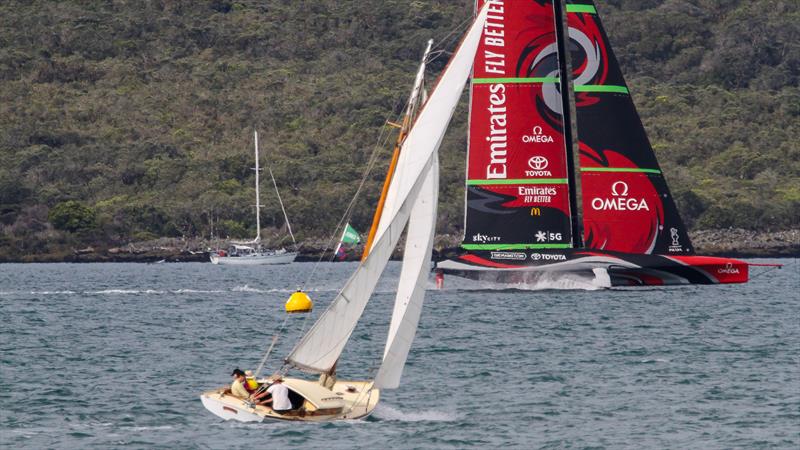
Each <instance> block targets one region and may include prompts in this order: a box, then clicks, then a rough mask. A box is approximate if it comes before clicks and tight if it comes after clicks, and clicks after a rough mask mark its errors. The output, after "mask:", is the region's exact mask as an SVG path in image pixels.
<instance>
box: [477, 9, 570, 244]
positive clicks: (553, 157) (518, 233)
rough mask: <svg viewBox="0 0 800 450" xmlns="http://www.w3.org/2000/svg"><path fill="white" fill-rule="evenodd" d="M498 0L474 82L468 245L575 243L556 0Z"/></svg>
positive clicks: (487, 28) (485, 35) (479, 57)
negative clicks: (564, 126)
mask: <svg viewBox="0 0 800 450" xmlns="http://www.w3.org/2000/svg"><path fill="white" fill-rule="evenodd" d="M483 3H484V0H478V4H477V7H478V8H480V7H481V6H482V5H483ZM489 8H490V9H489V11H490V12H489V17H488V20H487V23H486V27H485V29H484V34H483V39H482V41H481V44H480V47H479V48H478V52H477V55H476V57H475V65H474V68H473V71H474V72H473V80H472V84H471V104H470V128H469V156H468V160H467V201H466V203H467V207H466V219H465V221H466V223H465V237H464V243H463V247H464V248H465V249H467V250H481V249H514V248H516V249H522V248H567V247H570V246H571V244H570V243H571V241H572V236H571V233H570V204H569V185H568V182H567V180H568V175H567V164H566V155H567V153H566V146H565V143H564V136H563V121H562V117H561V109H562V107H561V93H560V89H559V83H558V81H559V78H558V73H559V71H558V54H557V46H556V31H555V19H554V15H553V4H552V0H505V1H497V0H495V1H493V2H492V4H491V5H490V6H489Z"/></svg>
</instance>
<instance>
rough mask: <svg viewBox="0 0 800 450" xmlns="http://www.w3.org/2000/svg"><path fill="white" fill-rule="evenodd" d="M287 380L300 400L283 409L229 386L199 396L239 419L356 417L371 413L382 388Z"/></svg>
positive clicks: (208, 405) (226, 415) (224, 416)
mask: <svg viewBox="0 0 800 450" xmlns="http://www.w3.org/2000/svg"><path fill="white" fill-rule="evenodd" d="M284 384H285V385H286V386H287V387H288V388H289V389H290V391H292V393H293V395H295V396H296V398H297V399H298V403H299V404H298V405H297V407H295V408H293V409H292V410H290V411H288V412H283V413H276V412H275V411H273V410H272V408H269V407H266V406H256V405H253V404H252V403H250V402H248V401H245V400H243V399H240V398H238V397H235V396H233V395H231V394H230V390H229V389H228V388H226V387H223V388H219V389H214V390H211V391H206V392H204V393H203V394H201V395H200V400H201V401H202V403H203V406H204V407H205V408H206V409H207V410H208V411H210V412H211V413H212V414H214V415H215V416H217V417H219V418H221V419H223V420H235V421H237V422H264V421H271V420H280V421H294V422H330V421H334V420H357V419H363V418H365V417H367V416H369V415H370V414H372V412H373V411H374V410H375V407H376V406H377V405H378V401H379V400H380V391H379V390H378V389H376V388H373V387H372V382H371V381H337V382H336V383H335V384H334V385H333V387H332V389H330V390H328V389H326V388H323V387H322V386H320V385H319V384H318V383H317V382H314V381H308V380H302V379H297V378H287V379H285V380H284Z"/></svg>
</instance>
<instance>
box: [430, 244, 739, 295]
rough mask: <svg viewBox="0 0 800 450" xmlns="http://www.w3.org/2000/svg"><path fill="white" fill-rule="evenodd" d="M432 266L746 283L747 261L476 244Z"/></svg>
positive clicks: (660, 282)
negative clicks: (506, 248) (478, 247)
mask: <svg viewBox="0 0 800 450" xmlns="http://www.w3.org/2000/svg"><path fill="white" fill-rule="evenodd" d="M443 256H444V258H443V259H442V260H441V261H438V262H437V264H436V268H437V269H438V270H441V271H442V272H443V273H444V274H449V275H454V276H458V277H463V278H469V279H473V280H479V281H486V282H493V283H504V284H506V283H507V284H527V283H535V282H537V281H538V280H540V279H542V278H545V277H547V278H548V279H557V278H558V277H562V276H569V275H578V276H584V277H590V278H592V279H595V280H596V281H597V283H598V285H599V287H612V286H667V285H686V284H725V283H745V282H747V280H748V273H749V270H748V269H749V265H748V263H746V262H744V261H740V260H736V259H731V258H720V257H710V256H671V255H643V254H631V253H620V252H605V251H602V250H595V249H565V250H558V251H552V250H509V251H504V250H496V251H490V250H480V251H465V250H460V249H454V250H449V251H445V252H444V255H443Z"/></svg>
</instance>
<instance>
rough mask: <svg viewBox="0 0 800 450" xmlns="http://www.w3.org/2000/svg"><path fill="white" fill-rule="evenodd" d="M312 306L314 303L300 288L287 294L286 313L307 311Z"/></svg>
mask: <svg viewBox="0 0 800 450" xmlns="http://www.w3.org/2000/svg"><path fill="white" fill-rule="evenodd" d="M313 307H314V303H313V302H311V298H309V296H308V295H307V294H306V293H305V292H303V291H301V290H298V291H297V292H295V293H294V294H292V295H291V296H289V300H287V301H286V312H287V313H304V312H309V311H311V309H312V308H313Z"/></svg>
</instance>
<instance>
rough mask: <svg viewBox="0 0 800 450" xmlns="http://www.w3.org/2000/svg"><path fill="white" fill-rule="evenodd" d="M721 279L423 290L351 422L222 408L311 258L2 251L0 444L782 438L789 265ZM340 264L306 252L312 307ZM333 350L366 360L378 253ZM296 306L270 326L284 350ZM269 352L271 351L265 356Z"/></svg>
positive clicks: (789, 359) (629, 444)
mask: <svg viewBox="0 0 800 450" xmlns="http://www.w3.org/2000/svg"><path fill="white" fill-rule="evenodd" d="M784 262H785V263H787V264H788V265H787V267H786V268H784V269H783V270H781V271H774V272H770V273H768V274H765V275H764V276H760V277H757V278H756V279H755V280H753V281H752V282H751V283H749V284H746V285H735V286H703V287H679V288H666V289H638V290H611V291H564V290H542V291H535V292H529V291H519V290H466V289H457V287H458V286H463V285H462V284H460V283H457V282H456V279H455V278H449V279H447V280H446V284H447V289H445V290H443V291H429V292H428V296H427V298H426V303H425V309H424V311H423V316H422V321H421V325H420V330H419V333H418V336H417V340H416V341H415V344H414V348H413V349H412V353H411V355H410V357H409V362H408V365H407V367H406V371H405V373H404V379H403V383H402V386H401V388H400V389H399V390H397V391H393V392H384V393H382V403H381V405H380V406H379V408H378V409H377V410H376V413H375V414H374V415H373V416H372V417H370V418H369V419H367V420H365V421H359V422H351V423H330V424H323V425H313V424H281V423H279V424H273V423H269V424H237V423H229V422H222V421H220V420H218V419H217V418H216V417H214V416H212V415H211V414H210V413H208V412H206V411H205V409H203V407H202V405H201V403H200V400H199V397H198V394H199V393H200V392H201V391H203V390H205V389H209V388H213V387H217V386H219V385H222V384H224V383H227V382H228V381H229V376H228V375H229V373H230V371H231V369H232V368H233V367H235V366H239V367H242V368H254V367H255V366H256V365H257V364H258V361H259V360H260V358H261V356H262V351H263V349H265V348H266V346H267V343H268V341H269V340H270V338H271V336H272V334H273V332H274V330H275V328H276V327H277V326H278V325H279V324H280V322H282V321H283V320H284V317H285V316H284V313H283V312H282V305H283V303H284V301H285V300H286V298H287V296H288V295H289V293H290V292H291V291H292V290H293V289H294V288H295V287H297V285H299V284H301V283H302V280H304V279H305V277H307V276H308V273H309V270H310V269H311V267H312V266H311V264H293V265H291V266H283V267H238V268H233V267H223V266H213V265H211V264H153V265H143V264H83V265H75V264H39V265H15V264H5V265H0V312H1V313H2V329H1V330H2V331H1V332H0V358H1V360H0V364H1V365H0V370H2V378H1V381H2V382H0V445H3V446H8V447H28V448H53V447H56V448H113V447H134V448H141V447H144V448H152V447H163V448H223V447H233V448H245V447H246V448H277V447H284V448H285V447H297V446H301V445H302V446H304V447H325V448H331V447H333V448H353V447H368V448H384V447H393V448H396V447H403V448H407V447H414V448H442V447H456V448H463V447H471V446H482V447H487V448H497V447H500V446H511V447H523V448H539V447H544V448H587V447H592V448H741V447H749V448H759V447H763V448H767V447H769V448H775V447H777V448H798V446H800V294H798V293H800V264H798V262H797V260H784ZM354 267H355V266H354V265H352V264H344V263H340V264H326V265H323V266H322V267H321V268H320V270H319V272H318V273H317V276H316V277H315V281H314V282H312V283H310V284H309V285H308V286H307V287H308V288H309V289H310V291H311V294H312V297H313V298H314V299H315V300H316V302H317V311H320V310H321V309H322V307H323V306H324V305H325V304H327V302H329V301H330V299H331V298H332V296H333V295H334V294H335V290H336V289H337V288H338V287H339V286H340V285H341V283H342V282H343V280H344V279H345V278H346V277H347V276H348V275H349V273H350V272H351V271H352V270H353V268H354ZM391 269H392V270H391V271H390V273H389V276H388V277H387V279H386V280H384V281H382V283H381V285H380V286H379V294H378V295H376V296H375V297H374V299H373V301H372V302H371V303H370V305H369V306H368V308H367V313H366V315H365V320H363V321H362V324H361V325H359V328H357V329H356V331H355V333H354V335H353V339H352V341H351V345H349V346H348V349H347V351H346V353H345V354H344V356H343V360H342V364H341V365H340V374H341V376H342V377H345V376H352V377H365V376H369V374H370V372H369V368H374V367H375V366H376V365H377V363H378V358H379V356H380V354H381V352H382V345H383V339H384V336H385V332H386V329H387V328H388V315H389V313H390V308H391V302H392V301H393V298H392V282H393V281H395V280H396V276H397V271H398V266H397V265H396V264H393V265H392V267H391ZM302 325H303V317H302V316H299V315H298V316H292V317H291V318H290V319H289V328H290V330H291V332H290V333H289V335H288V336H285V337H284V338H283V339H282V340H281V341H280V342H279V345H278V348H277V350H276V352H275V354H276V355H280V356H283V355H285V354H286V353H287V352H288V350H289V347H290V346H291V344H292V343H293V342H294V340H296V338H297V337H298V335H299V333H300V331H301V330H300V328H301V327H302ZM271 363H272V364H273V365H274V364H275V363H277V358H273V359H272V360H271Z"/></svg>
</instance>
